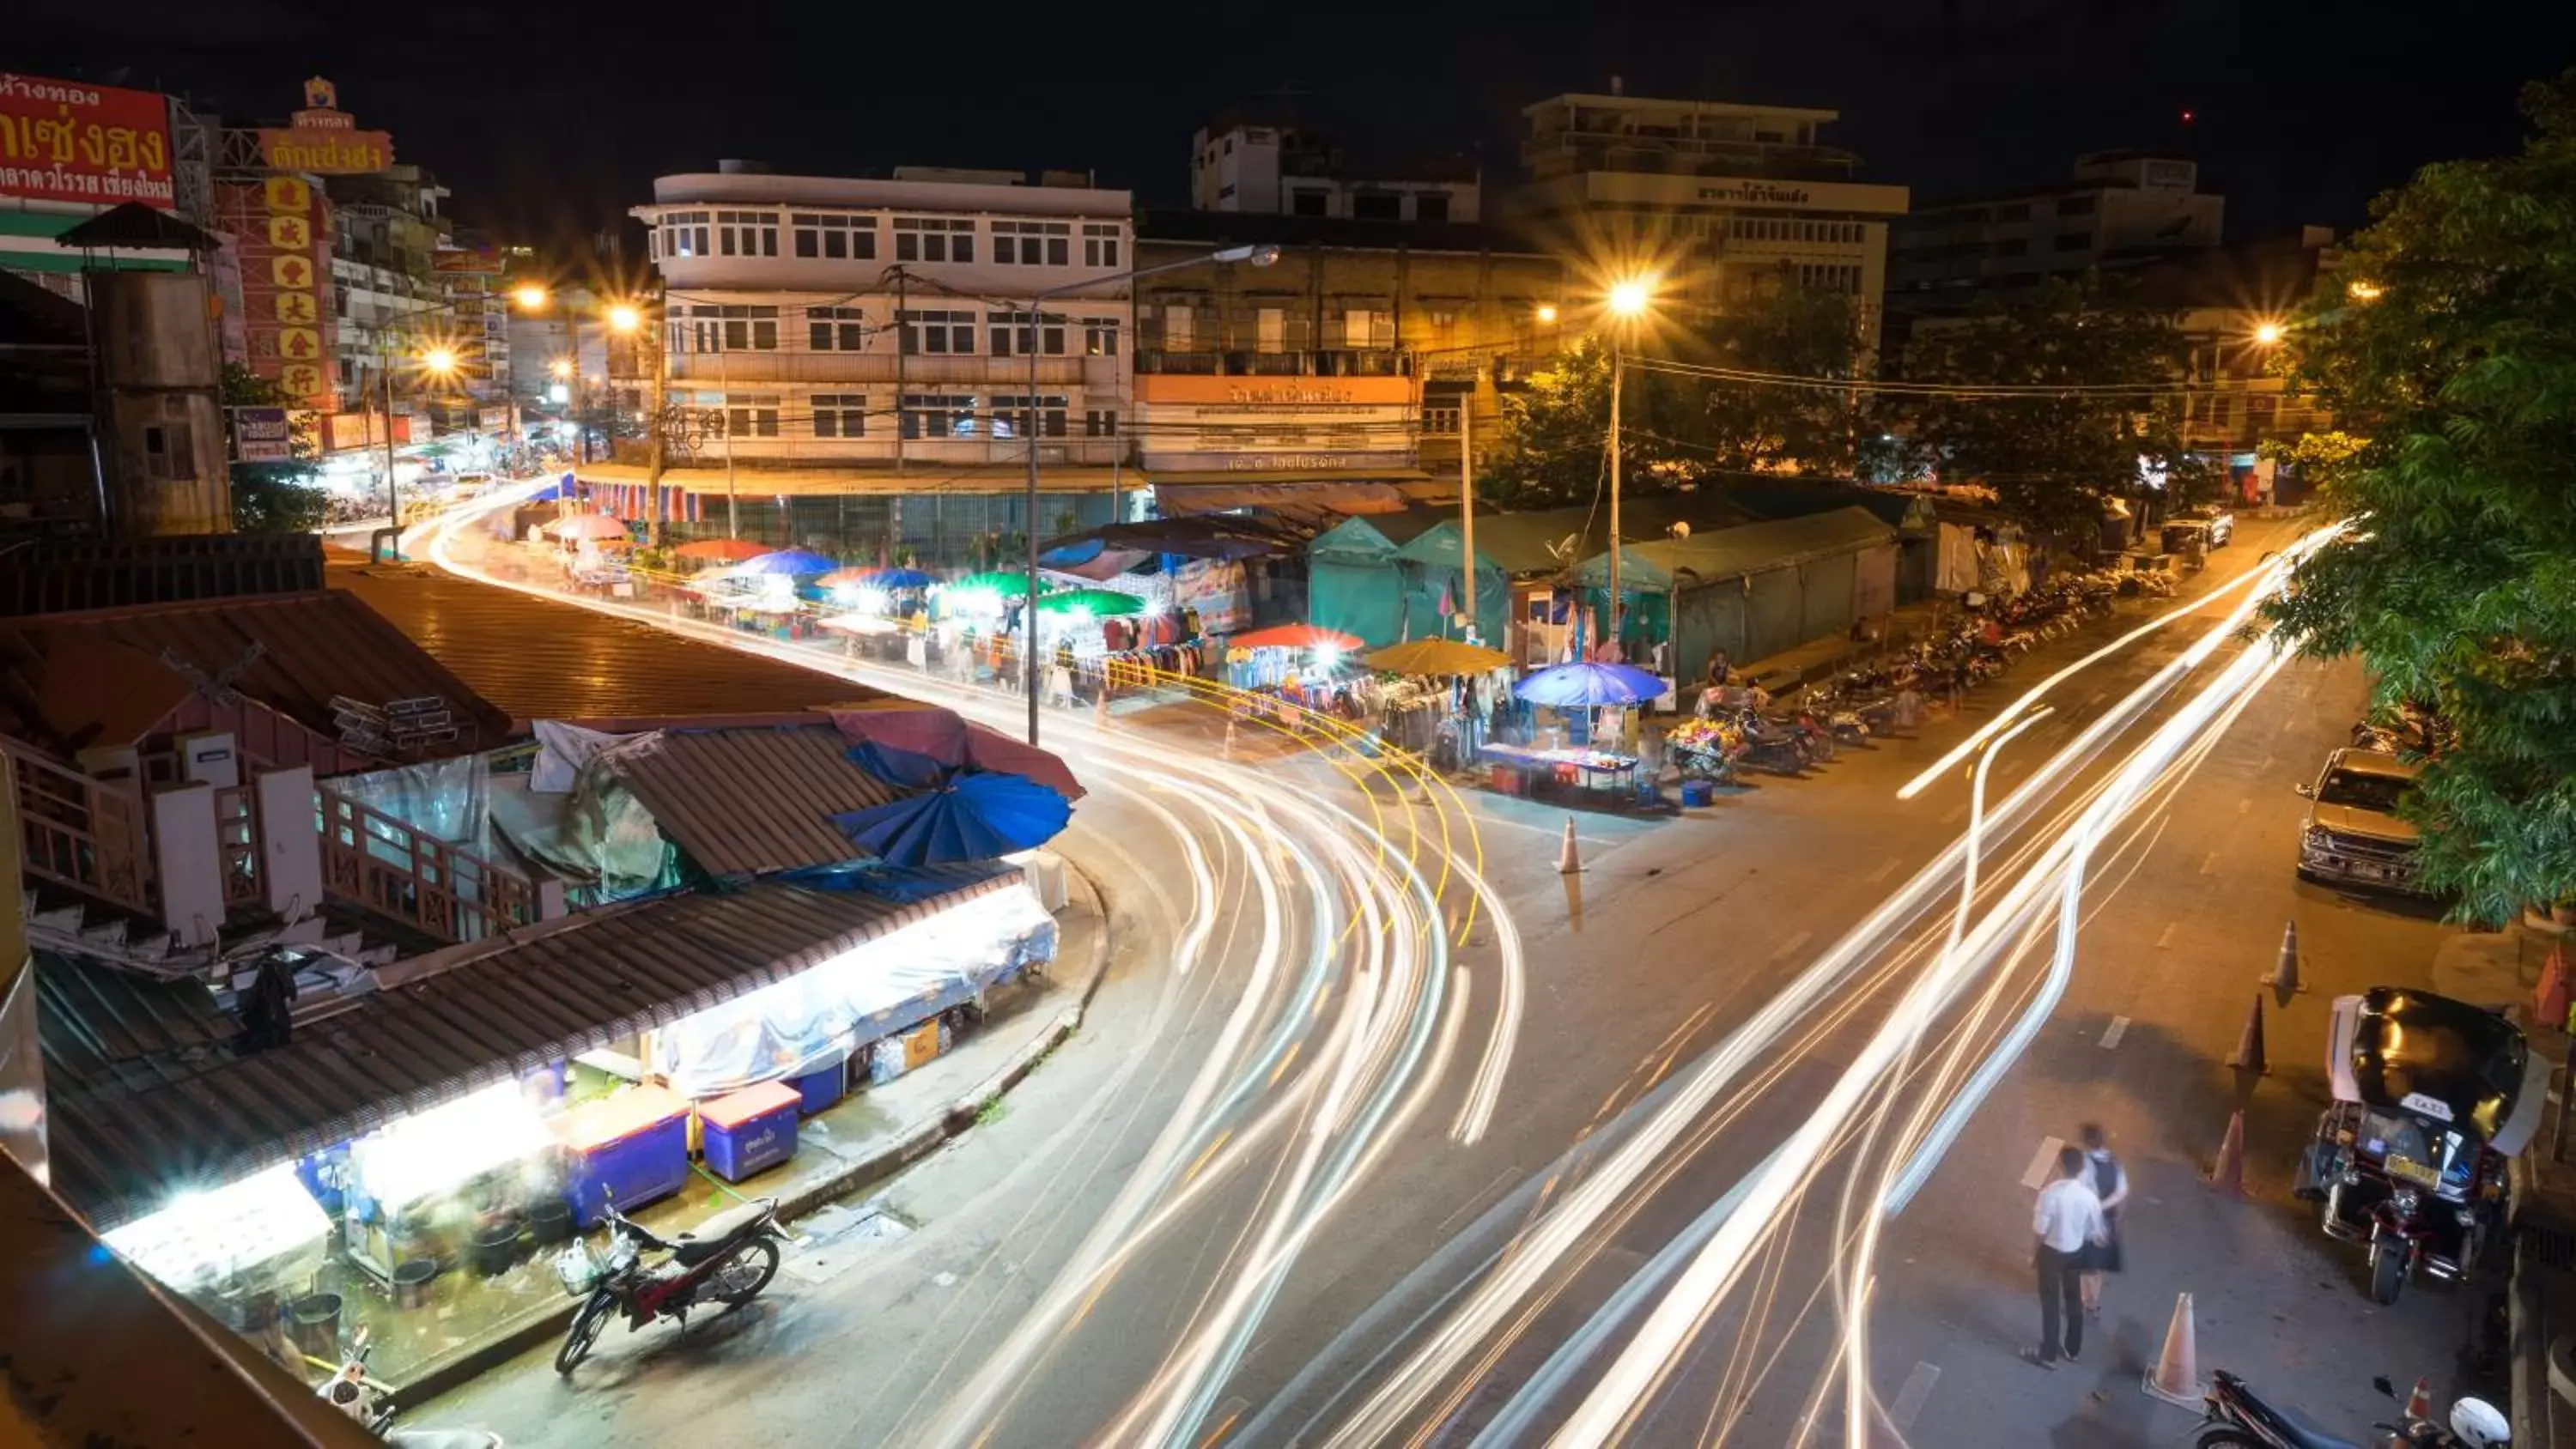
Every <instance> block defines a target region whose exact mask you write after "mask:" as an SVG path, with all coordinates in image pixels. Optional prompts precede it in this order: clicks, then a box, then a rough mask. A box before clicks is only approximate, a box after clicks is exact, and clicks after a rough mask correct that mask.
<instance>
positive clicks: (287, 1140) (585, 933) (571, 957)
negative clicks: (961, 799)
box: [47, 874, 1018, 1229]
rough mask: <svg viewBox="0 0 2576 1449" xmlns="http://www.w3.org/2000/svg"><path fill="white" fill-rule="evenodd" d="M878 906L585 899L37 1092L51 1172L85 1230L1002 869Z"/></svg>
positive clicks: (734, 988) (546, 1055) (633, 1023)
mask: <svg viewBox="0 0 2576 1449" xmlns="http://www.w3.org/2000/svg"><path fill="white" fill-rule="evenodd" d="M1017 879H1018V877H1017V875H1016V874H1003V875H997V876H993V877H991V878H988V879H986V880H982V881H979V882H975V883H973V884H969V885H965V886H961V887H959V888H957V889H954V890H949V891H945V892H942V893H940V894H938V895H936V896H933V897H930V898H928V899H925V900H920V901H916V902H912V903H910V904H897V903H895V902H893V901H889V900H885V899H881V898H879V897H877V896H873V895H869V894H865V893H863V892H858V891H834V890H809V889H805V888H803V887H800V886H792V885H787V884H783V883H779V882H763V883H760V884H756V885H752V886H750V887H747V888H745V889H743V890H741V891H738V892H733V893H729V894H721V895H719V894H694V895H684V896H673V897H668V898H665V899H662V900H656V901H647V902H643V903H641V904H638V905H633V906H627V907H622V908H611V909H607V910H601V911H594V912H591V913H588V914H586V915H581V916H576V917H572V918H570V919H569V920H566V921H559V922H547V923H544V924H542V925H539V926H535V927H529V928H524V929H522V930H520V931H518V932H514V933H512V935H511V936H510V937H509V938H505V940H504V942H503V943H501V944H499V947H498V949H496V950H493V951H491V952H489V953H488V954H485V955H481V956H477V957H475V958H473V959H471V960H468V961H465V962H463V963H461V964H458V965H455V966H452V967H449V968H447V969H444V970H439V971H435V972H433V973H431V974H428V975H424V976H421V977H419V978H417V979H414V980H411V981H409V982H406V983H404V984H401V985H398V986H395V987H392V988H391V989H388V990H386V991H384V992H382V993H380V994H378V995H376V996H373V997H370V998H367V999H366V1001H365V1002H364V1003H363V1004H362V1005H360V1006H358V1007H356V1008H354V1009H352V1010H350V1011H347V1012H344V1013H342V1014H340V1015H338V1016H334V1017H329V1018H326V1019H324V1020H323V1021H320V1022H317V1023H314V1024H313V1025H311V1026H309V1027H307V1028H305V1029H303V1030H301V1031H299V1032H298V1033H297V1034H296V1037H295V1039H294V1040H293V1041H292V1042H290V1043H288V1044H287V1045H285V1046H283V1047H278V1048H276V1049H274V1050H270V1051H263V1052H256V1053H252V1054H249V1055H245V1056H240V1057H236V1058H233V1059H232V1060H230V1061H227V1062H225V1063H223V1064H222V1065H220V1066H217V1067H213V1068H210V1069H208V1070H205V1071H201V1072H198V1073H196V1074H195V1075H193V1076H188V1077H185V1078H183V1079H181V1080H177V1081H172V1082H168V1083H165V1084H161V1085H155V1086H151V1087H148V1088H143V1089H134V1090H127V1089H118V1088H108V1089H102V1090H92V1091H78V1092H72V1093H68V1094H56V1095H55V1096H54V1097H53V1099H52V1101H51V1103H50V1106H51V1110H52V1113H53V1120H52V1126H51V1128H50V1130H49V1132H48V1137H47V1146H48V1149H49V1151H50V1154H51V1165H52V1171H53V1185H54V1187H55V1189H56V1190H57V1191H59V1192H61V1193H62V1194H63V1196H64V1197H66V1198H67V1199H69V1200H70V1201H71V1203H72V1205H73V1206H74V1207H77V1208H79V1209H80V1210H81V1211H82V1212H83V1213H84V1214H86V1215H87V1216H88V1217H89V1218H90V1219H91V1221H92V1222H94V1223H95V1224H97V1226H99V1227H100V1228H101V1229H105V1228H109V1227H113V1226H115V1225H116V1224H117V1223H120V1222H123V1221H126V1220H128V1219H131V1218H134V1217H137V1216H140V1215H142V1214H144V1213H146V1212H149V1211H152V1210H153V1209H154V1208H155V1207H156V1206H157V1205H158V1204H159V1203H160V1202H161V1201H162V1200H163V1199H164V1198H166V1197H167V1196H168V1195H169V1194H170V1193H172V1192H174V1191H178V1190H181V1189H183V1188H186V1187H190V1186H212V1185H217V1184H220V1183H223V1182H228V1181H231V1180H233V1179H235V1178H238V1177H242V1176H245V1175H247V1174H249V1173H252V1172H256V1171H258V1170H260V1169H261V1168H264V1167H266V1166H268V1165H270V1164H272V1163H275V1162H278V1161H280V1160H282V1159H285V1158H290V1157H298V1156H302V1155H304V1154H307V1153H311V1152H317V1151H320V1150H321V1149H323V1148H325V1147H329V1146H331V1145H333V1144H335V1143H339V1142H344V1141H347V1140H349V1139H350V1138H352V1137H356V1136H360V1135H362V1134H364V1133H366V1132H369V1131H371V1130H373V1129H375V1128H377V1127H379V1126H382V1125H384V1124H385V1123H387V1122H389V1121H392V1120H394V1119H395V1118H398V1117H403V1116H407V1115H409V1114H411V1113H414V1112H419V1111H422V1110H424V1109H427V1108H430V1107H434V1106H437V1105H438V1104H439V1103H441V1102H446V1101H452V1100H454V1099H456V1098H458V1097H461V1096H464V1095H465V1094H467V1093H469V1092H472V1091H474V1090H476V1089H477V1088H480V1087H485V1086H489V1085H491V1084H493V1083H495V1082H501V1081H507V1080H510V1079H511V1078H513V1077H516V1076H518V1075H520V1074H522V1073H526V1072H530V1071H534V1070H536V1069H538V1068H539V1067H541V1066H543V1065H545V1064H546V1063H548V1062H552V1061H556V1060H560V1059H562V1058H564V1057H568V1056H572V1055H575V1054H577V1053H580V1052H585V1051H593V1050H596V1049H598V1048H600V1047H604V1046H607V1045H608V1044H609V1043H611V1042H615V1041H618V1040H620V1039H623V1038H626V1037H631V1036H633V1035H635V1034H636V1033H638V1032H642V1031H646V1030H650V1029H652V1028H654V1027H658V1026H664V1025H667V1024H669V1023H671V1022H673V1021H677V1020H679V1019H680V1018H682V1017H685V1016H689V1015H691V1014H694V1013H696V1012H699V1011H703V1010H705V1009H707V1008H708V1007H711V1006H716V1005H719V1004H721V1003H723V1002H726V1001H730V1000H733V999H734V998H736V997H738V996H741V995H743V994H745V993H747V992H750V991H753V990H756V989H758V988H759V987H762V986H765V985H768V984H770V983H772V982H776V981H782V980H785V979H787V978H788V977H790V976H793V975H795V974H796V973H798V972H800V971H803V970H806V969H807V968H809V967H812V966H814V965H816V964H818V963H820V962H822V961H824V960H826V959H828V958H830V957H832V956H834V955H837V954H839V953H841V952H843V951H846V950H848V949H850V948H851V947H853V946H855V945H858V944H859V943H861V942H863V941H868V940H872V939H874V938H875V937H878V936H881V935H884V934H885V933H887V932H889V931H892V930H895V929H897V928H899V927H901V926H904V925H907V924H910V923H911V922H913V921H916V920H921V919H923V918H925V917H927V916H930V915H932V914H935V913H937V912H939V911H941V910H944V909H946V908H948V907H949V906H951V905H954V904H956V903H957V902H959V901H961V900H966V899H971V898H973V897H975V896H978V895H981V894H983V893H985V892H987V891H993V890H999V889H1003V888H1005V887H1007V886H1009V885H1011V884H1013V883H1015V882H1016V881H1017Z"/></svg>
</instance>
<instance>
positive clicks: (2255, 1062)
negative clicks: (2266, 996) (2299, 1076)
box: [2227, 996, 2272, 1077]
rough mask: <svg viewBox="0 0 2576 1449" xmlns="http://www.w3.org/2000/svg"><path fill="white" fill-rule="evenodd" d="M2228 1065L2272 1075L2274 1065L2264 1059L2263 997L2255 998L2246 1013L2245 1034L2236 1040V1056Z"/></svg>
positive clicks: (2229, 1059) (2230, 1058)
mask: <svg viewBox="0 0 2576 1449" xmlns="http://www.w3.org/2000/svg"><path fill="white" fill-rule="evenodd" d="M2227 1064H2228V1065H2229V1066H2231V1067H2234V1068H2236V1069H2237V1070H2239V1071H2246V1072H2259V1073H2261V1074H2262V1075H2264V1076H2267V1077H2268V1076H2270V1075H2272V1064H2271V1063H2270V1062H2267V1061H2265V1060H2264V1059H2263V998H2262V997H2260V996H2257V997H2255V998H2254V1004H2253V1006H2252V1007H2251V1008H2250V1009H2249V1010H2247V1012H2246V1013H2245V1034H2244V1035H2242V1036H2240V1037H2238V1038H2237V1039H2236V1055H2234V1056H2232V1057H2229V1058H2228V1059H2227Z"/></svg>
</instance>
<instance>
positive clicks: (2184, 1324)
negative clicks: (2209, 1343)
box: [2138, 1293, 2202, 1409]
mask: <svg viewBox="0 0 2576 1449" xmlns="http://www.w3.org/2000/svg"><path fill="white" fill-rule="evenodd" d="M2138 1387H2140V1388H2142V1389H2144V1390H2146V1394H2147V1397H2148V1398H2151V1399H2162V1400H2164V1401H2165V1402H2166V1403H2168V1404H2179V1405H2181V1406H2182V1407H2184V1408H2186V1409H2197V1408H2199V1407H2200V1406H2201V1395H2202V1390H2201V1387H2200V1346H2199V1344H2198V1343H2197V1342H2195V1341H2194V1339H2193V1337H2192V1331H2191V1295H2190V1294H2188V1293H2178V1294H2175V1295H2174V1311H2173V1322H2172V1324H2170V1325H2169V1326H2167V1328H2166V1329H2165V1347H2164V1352H2162V1353H2160V1354H2157V1355H2156V1366H2155V1367H2154V1368H2151V1369H2149V1370H2147V1376H2146V1378H2145V1379H2144V1380H2143V1381H2142V1382H2140V1384H2139V1385H2138Z"/></svg>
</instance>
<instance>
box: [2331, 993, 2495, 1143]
mask: <svg viewBox="0 0 2576 1449" xmlns="http://www.w3.org/2000/svg"><path fill="white" fill-rule="evenodd" d="M2526 1055H2527V1048H2526V1047H2525V1046H2524V1044H2523V1039H2522V1031H2521V1029H2520V1028H2518V1027H2516V1026H2515V1025H2514V1024H2513V1023H2511V1022H2509V1021H2506V1020H2505V1019H2504V1018H2503V1017H2500V1016H2498V1015H2496V1014H2495V1013H2494V1012H2492V1011H2487V1010H2483V1009H2481V1008H2479V1007H2475V1006H2471V1005H2469V1004H2468V1003H2467V1002H2464V1001H2453V1000H2452V999H2451V998H2449V997H2447V996H2435V995H2434V994H2433V993H2431V992H2429V991H2410V990H2408V989H2406V988H2404V987H2398V986H2381V987H2375V988H2373V989H2372V990H2371V991H2370V992H2368V993H2367V994H2365V995H2364V996H2363V997H2362V998H2361V1018H2360V1021H2359V1024H2358V1029H2357V1030H2356V1031H2355V1032H2354V1033H2353V1038H2352V1075H2353V1083H2354V1085H2355V1086H2356V1087H2357V1088H2359V1090H2360V1094H2361V1099H2362V1100H2363V1101H2364V1102H2367V1103H2369V1104H2370V1105H2372V1106H2374V1107H2387V1108H2393V1109H2395V1110H2398V1111H2405V1112H2413V1113H2415V1114H2416V1115H2418V1116H2422V1117H2431V1118H2435V1119H2439V1120H2445V1121H2448V1122H2449V1123H2450V1124H2451V1126H2452V1127H2454V1128H2456V1129H2457V1130H2459V1131H2461V1132H2464V1133H2472V1134H2475V1136H2476V1137H2477V1138H2478V1140H2479V1141H2481V1142H2485V1141H2489V1140H2491V1139H2493V1138H2494V1137H2495V1135H2496V1131H2497V1129H2498V1128H2500V1127H2502V1126H2503V1125H2504V1122H2505V1119H2506V1117H2507V1116H2508V1115H2510V1114H2511V1113H2512V1111H2513V1105H2514V1098H2515V1096H2516V1095H2517V1094H2518V1093H2519V1092H2520V1091H2521V1090H2522V1086H2523V1075H2524V1059H2525V1057H2526Z"/></svg>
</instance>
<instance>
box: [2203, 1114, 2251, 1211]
mask: <svg viewBox="0 0 2576 1449" xmlns="http://www.w3.org/2000/svg"><path fill="white" fill-rule="evenodd" d="M2209 1186H2210V1189H2211V1190H2212V1191H2214V1192H2223V1193H2226V1194H2227V1195H2228V1196H2229V1197H2243V1196H2244V1195H2245V1109H2244V1108H2242V1107H2239V1108H2237V1109H2236V1110H2235V1111H2233V1112H2231V1113H2229V1114H2228V1116H2227V1136H2226V1137H2225V1138H2223V1139H2221V1140H2220V1142H2219V1144H2218V1161H2216V1162H2214V1163H2212V1164H2210V1168H2209Z"/></svg>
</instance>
